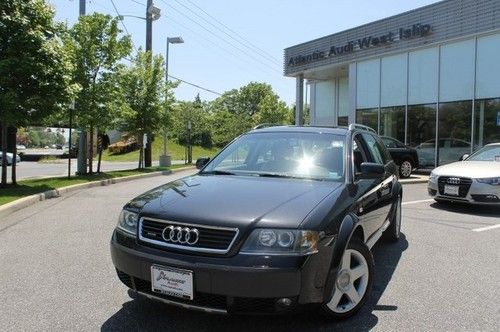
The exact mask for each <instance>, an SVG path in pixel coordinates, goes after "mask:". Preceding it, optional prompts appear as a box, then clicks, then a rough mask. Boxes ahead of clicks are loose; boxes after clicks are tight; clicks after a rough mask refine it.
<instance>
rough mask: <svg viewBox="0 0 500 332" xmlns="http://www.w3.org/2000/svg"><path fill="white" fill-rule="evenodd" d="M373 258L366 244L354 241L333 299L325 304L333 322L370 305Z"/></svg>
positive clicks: (325, 312)
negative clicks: (368, 302) (367, 304)
mask: <svg viewBox="0 0 500 332" xmlns="http://www.w3.org/2000/svg"><path fill="white" fill-rule="evenodd" d="M373 265H374V263H373V256H372V253H371V252H370V249H368V247H367V246H366V244H364V243H363V242H362V241H360V240H358V239H356V238H354V239H351V242H349V245H348V246H347V248H346V250H345V252H344V255H343V256H342V263H341V266H340V268H339V271H338V273H337V276H336V279H335V285H334V286H333V291H332V296H331V298H330V300H329V301H328V302H326V303H324V304H323V305H322V309H323V313H324V314H325V315H326V316H327V317H328V318H332V319H344V318H348V317H350V316H352V315H354V314H355V313H356V312H357V311H358V310H359V309H360V308H361V307H362V306H363V304H364V303H365V302H366V299H367V298H368V296H369V294H370V291H371V288H372V285H373Z"/></svg>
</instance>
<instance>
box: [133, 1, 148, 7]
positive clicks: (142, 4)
mask: <svg viewBox="0 0 500 332" xmlns="http://www.w3.org/2000/svg"><path fill="white" fill-rule="evenodd" d="M130 1H132V2H135V3H136V4H138V5H141V6H144V7H146V4H144V3H142V2H139V1H136V0H130Z"/></svg>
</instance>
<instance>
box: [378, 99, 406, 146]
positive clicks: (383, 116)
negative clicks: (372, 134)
mask: <svg viewBox="0 0 500 332" xmlns="http://www.w3.org/2000/svg"><path fill="white" fill-rule="evenodd" d="M379 134H380V135H382V136H389V137H392V138H395V139H397V140H399V141H401V142H404V141H405V107H404V106H395V107H384V108H381V109H380V131H379Z"/></svg>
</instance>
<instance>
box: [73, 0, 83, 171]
mask: <svg viewBox="0 0 500 332" xmlns="http://www.w3.org/2000/svg"><path fill="white" fill-rule="evenodd" d="M86 2H87V0H80V16H84V15H85V14H86ZM70 130H71V129H70ZM68 146H69V151H68V153H69V155H70V157H71V141H70V142H69V145H68ZM76 173H77V174H86V173H87V133H86V132H85V131H84V130H83V129H82V128H80V133H79V135H78V156H77V169H76ZM68 177H69V175H68Z"/></svg>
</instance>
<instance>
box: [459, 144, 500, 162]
mask: <svg viewBox="0 0 500 332" xmlns="http://www.w3.org/2000/svg"><path fill="white" fill-rule="evenodd" d="M467 160H474V161H498V162H500V145H492V146H485V147H484V148H482V149H480V150H478V151H476V152H475V153H474V154H472V155H471V156H470V157H469V158H467Z"/></svg>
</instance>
